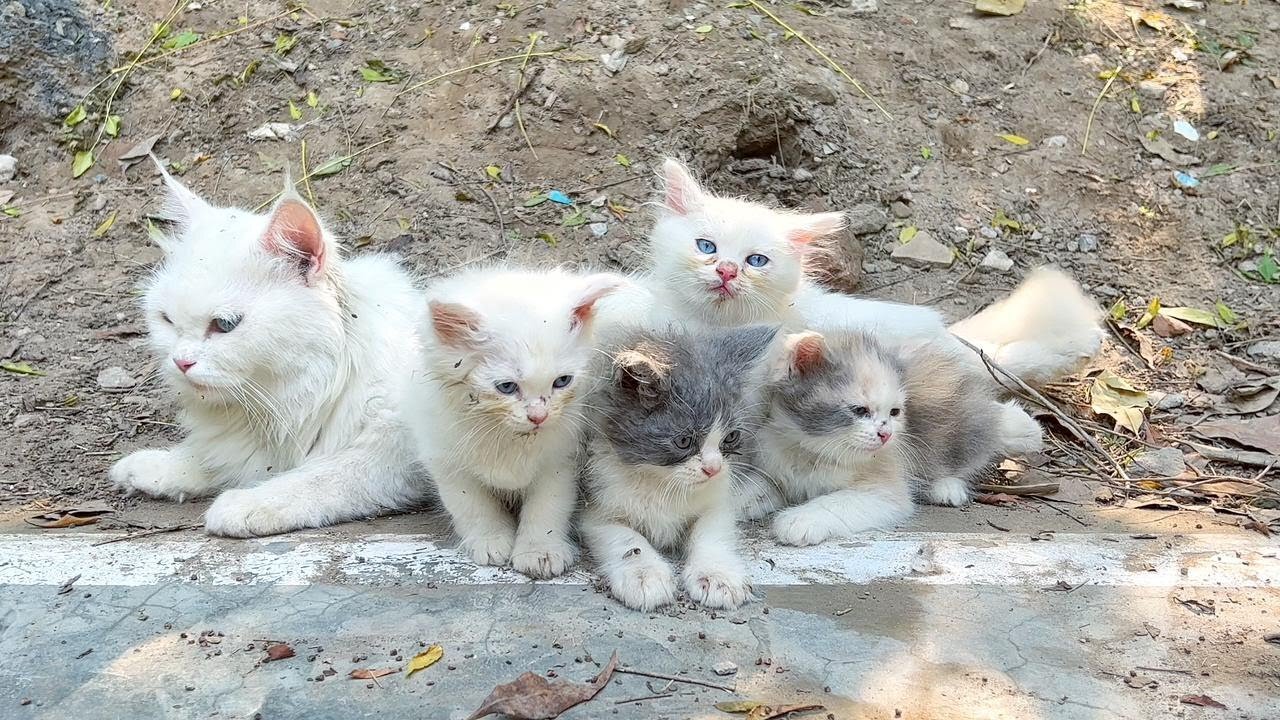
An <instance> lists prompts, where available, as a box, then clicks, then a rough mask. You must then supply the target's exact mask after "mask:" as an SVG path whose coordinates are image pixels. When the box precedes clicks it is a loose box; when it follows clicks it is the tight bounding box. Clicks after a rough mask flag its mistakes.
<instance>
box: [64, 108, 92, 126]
mask: <svg viewBox="0 0 1280 720" xmlns="http://www.w3.org/2000/svg"><path fill="white" fill-rule="evenodd" d="M87 117H89V113H88V112H86V111H85V109H84V106H83V105H77V106H76V107H75V109H74V110H72V111H71V112H70V113H69V114H68V115H67V117H66V119H64V120H63V121H62V124H63V125H66V126H67V127H75V126H77V125H79V124H80V123H82V122H84V119H85V118H87Z"/></svg>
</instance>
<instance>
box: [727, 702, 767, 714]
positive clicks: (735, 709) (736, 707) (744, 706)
mask: <svg viewBox="0 0 1280 720" xmlns="http://www.w3.org/2000/svg"><path fill="white" fill-rule="evenodd" d="M761 705H764V703H762V702H759V701H756V700H725V701H724V702H718V703H716V709H717V710H719V711H720V712H727V713H733V714H734V715H741V714H743V713H749V712H751V711H752V710H755V709H756V708H758V707H760V706H761Z"/></svg>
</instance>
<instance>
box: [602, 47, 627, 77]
mask: <svg viewBox="0 0 1280 720" xmlns="http://www.w3.org/2000/svg"><path fill="white" fill-rule="evenodd" d="M600 64H601V65H604V69H605V72H607V73H609V74H610V75H617V74H618V73H620V72H622V69H623V68H625V67H626V66H627V54H626V53H625V52H623V51H622V50H615V51H613V52H611V53H609V54H608V55H601V56H600Z"/></svg>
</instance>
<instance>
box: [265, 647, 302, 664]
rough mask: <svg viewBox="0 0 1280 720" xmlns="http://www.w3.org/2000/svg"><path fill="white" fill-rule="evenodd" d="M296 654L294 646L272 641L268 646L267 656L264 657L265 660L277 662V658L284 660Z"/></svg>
mask: <svg viewBox="0 0 1280 720" xmlns="http://www.w3.org/2000/svg"><path fill="white" fill-rule="evenodd" d="M293 656H294V652H293V648H291V647H289V646H288V645H287V644H286V643H271V644H270V645H268V646H267V656H266V657H265V658H263V659H262V661H263V662H275V661H276V660H284V659H285V658H291V657H293Z"/></svg>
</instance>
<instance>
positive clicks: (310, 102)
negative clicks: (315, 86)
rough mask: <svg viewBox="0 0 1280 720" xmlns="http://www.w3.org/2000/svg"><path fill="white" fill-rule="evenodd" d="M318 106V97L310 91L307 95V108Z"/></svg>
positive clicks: (313, 91)
mask: <svg viewBox="0 0 1280 720" xmlns="http://www.w3.org/2000/svg"><path fill="white" fill-rule="evenodd" d="M319 104H320V97H319V96H317V95H316V91H315V90H312V91H310V92H308V93H307V107H310V108H314V107H316V106H317V105H319Z"/></svg>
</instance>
